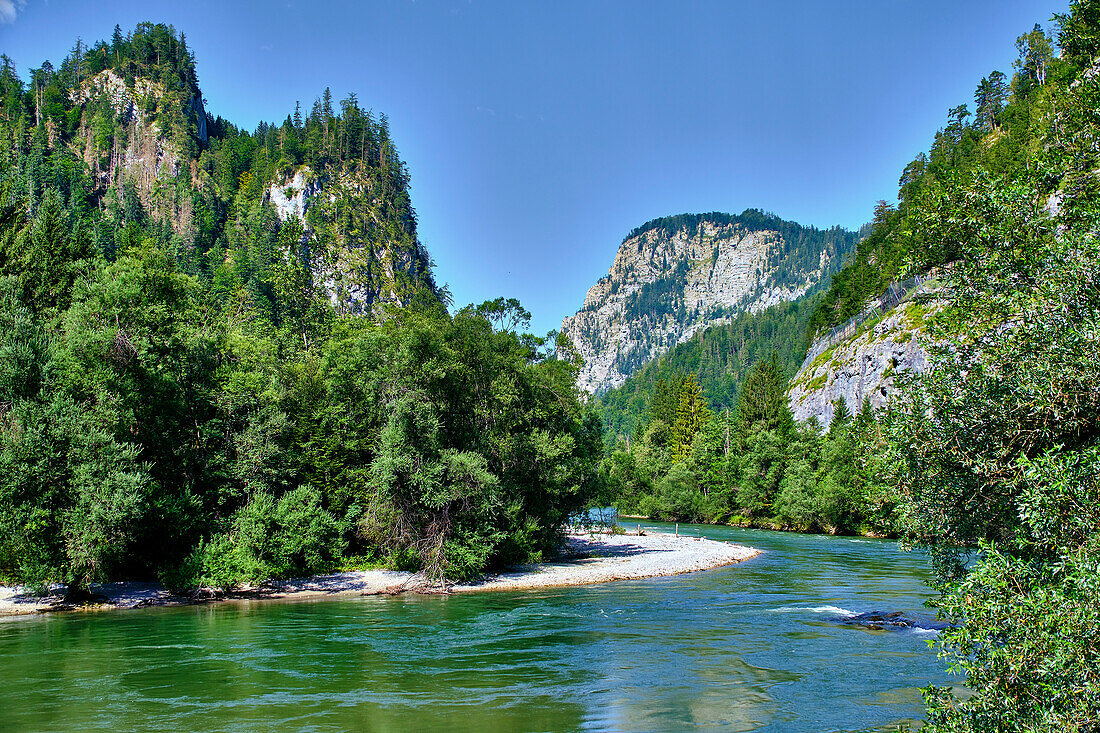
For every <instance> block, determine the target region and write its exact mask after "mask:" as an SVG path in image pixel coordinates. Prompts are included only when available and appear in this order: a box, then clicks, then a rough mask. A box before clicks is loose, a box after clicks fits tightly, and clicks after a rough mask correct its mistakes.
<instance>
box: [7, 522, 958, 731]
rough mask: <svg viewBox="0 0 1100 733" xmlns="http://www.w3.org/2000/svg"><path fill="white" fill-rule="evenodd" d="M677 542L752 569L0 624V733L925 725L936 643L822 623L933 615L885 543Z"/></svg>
mask: <svg viewBox="0 0 1100 733" xmlns="http://www.w3.org/2000/svg"><path fill="white" fill-rule="evenodd" d="M627 524H628V526H630V527H631V528H633V525H634V524H636V522H631V521H629V520H628V522H627ZM641 524H642V526H643V527H652V528H657V529H662V530H665V529H667V530H670V531H671V529H672V527H671V525H660V524H657V523H650V522H642V523H641ZM680 532H681V534H685V533H686V534H699V535H703V536H706V537H711V538H714V539H721V540H730V541H734V542H738V543H741V544H747V545H751V546H753V547H757V548H760V549H762V550H764V551H765V552H764V554H762V555H761V556H759V557H757V558H754V559H752V560H749V561H747V562H745V563H742V564H740V565H734V566H731V567H728V568H720V569H717V570H710V571H706V572H701V573H692V574H688V575H680V576H676V577H671V578H654V579H650V580H641V581H623V582H617V583H608V584H604V585H596V586H587V587H576V588H562V589H552V590H544V591H526V592H514V593H480V594H467V595H457V596H450V597H438V596H411V595H410V596H398V597H364V598H350V599H347V598H345V599H339V600H320V601H295V602H271V601H267V602H244V603H233V604H219V605H210V606H184V607H175V608H157V609H147V610H138V611H114V612H103V613H90V614H68V615H47V616H40V617H35V618H20V619H10V620H5V621H3V622H2V623H0V730H5V731H6V730H84V731H87V730H172V731H178V730H232V731H271V730H287V731H289V730H294V731H329V730H459V731H462V730H469V731H477V732H478V733H495V732H496V731H528V730H547V731H559V730H647V731H649V730H678V729H684V728H692V729H700V730H711V729H720V730H728V731H769V732H775V733H780V732H782V733H798V732H800V731H806V732H811V731H812V732H813V733H818V732H819V731H886V730H893V729H894V726H896V725H897V724H898V723H899V722H902V721H905V720H913V719H918V718H919V717H920V716H921V714H922V711H923V706H922V703H921V698H920V691H919V688H920V687H922V686H925V685H927V684H929V683H936V684H950V683H951V682H953V681H954V682H957V679H956V678H952V677H949V676H947V675H946V674H945V673H944V671H943V664H942V662H940V661H939V660H938V659H937V658H936V656H935V654H934V653H933V652H932V651H930V650H929V648H928V643H927V642H928V640H929V639H930V638H932V637H931V634H930V633H925V632H913V631H873V630H869V629H864V628H858V627H850V626H844V625H842V624H839V623H836V620H835V617H836V616H837V615H838V614H840V613H842V612H843V611H851V612H862V611H870V610H905V611H910V612H916V613H924V614H927V613H928V610H927V609H924V608H922V605H921V604H922V601H923V600H924V598H925V597H926V596H927V595H928V593H929V591H928V589H927V588H926V587H925V585H924V583H923V581H924V579H925V577H926V574H927V569H926V568H927V562H926V559H925V558H924V557H923V556H921V555H918V554H915V553H914V554H910V553H905V552H902V551H901V550H900V549H899V548H898V547H897V545H896V544H895V543H893V542H888V541H882V540H867V539H856V538H846V537H827V536H820V535H799V534H790V533H781V532H767V531H762V530H739V529H732V528H725V527H711V526H703V525H680Z"/></svg>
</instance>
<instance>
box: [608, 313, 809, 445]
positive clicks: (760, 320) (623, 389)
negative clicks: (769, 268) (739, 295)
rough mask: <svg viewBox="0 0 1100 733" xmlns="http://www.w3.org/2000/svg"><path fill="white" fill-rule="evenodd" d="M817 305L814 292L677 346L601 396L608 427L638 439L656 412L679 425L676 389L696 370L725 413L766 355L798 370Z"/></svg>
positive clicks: (715, 407) (711, 401) (712, 404)
mask: <svg viewBox="0 0 1100 733" xmlns="http://www.w3.org/2000/svg"><path fill="white" fill-rule="evenodd" d="M815 303H816V300H815V298H814V296H808V297H803V298H800V299H798V300H796V301H793V302H790V303H782V304H780V305H776V306H772V307H771V308H767V309H765V310H763V311H760V312H759V313H742V314H740V315H738V316H737V318H735V319H734V320H733V321H732V322H730V323H727V324H722V325H716V326H711V327H710V328H707V329H706V330H705V331H701V332H699V333H696V334H695V336H693V337H692V338H691V339H689V340H688V341H686V342H684V343H682V344H677V345H676V346H674V347H673V348H672V349H671V350H670V351H669V352H668V353H667V354H665V355H664V356H662V357H660V358H659V359H654V360H653V361H651V362H649V363H647V364H646V365H644V366H642V367H641V368H640V369H638V370H637V371H635V372H634V374H632V375H631V376H630V377H629V378H628V379H627V380H626V382H624V383H623V384H622V385H621V386H620V387H617V388H615V389H611V390H608V391H607V392H605V393H603V394H602V395H599V396H598V397H597V398H596V400H595V407H596V409H597V410H598V411H599V413H600V416H601V418H602V419H603V422H604V425H605V427H606V429H607V431H608V432H609V434H611V435H612V436H615V437H616V438H617V439H618V440H625V439H626V437H627V436H633V437H634V438H635V439H636V438H637V436H638V434H639V431H640V430H643V429H644V428H643V427H642V426H643V424H644V423H645V422H646V420H647V419H648V418H649V417H650V416H657V417H660V418H661V419H662V420H664V421H665V422H666V423H668V424H670V425H671V424H672V423H674V422H675V421H676V415H675V411H676V410H677V409H678V406H679V403H678V402H677V403H676V405H675V406H672V405H670V403H669V402H668V401H667V400H668V399H669V395H670V394H671V393H673V392H675V393H676V394H678V393H679V381H678V380H680V379H682V378H683V377H682V375H686V374H694V375H695V379H696V380H697V381H698V382H699V386H700V388H701V390H702V394H703V396H704V397H705V398H706V402H707V406H708V407H709V408H710V409H711V410H712V411H715V412H721V411H723V410H727V409H732V408H733V407H734V406H735V405H736V404H737V396H738V392H739V390H740V388H741V384H742V382H743V381H744V380H745V378H746V376H747V375H748V373H749V371H750V369H751V368H752V367H753V365H754V364H756V363H757V362H759V361H760V360H761V359H762V358H765V357H767V356H769V355H771V354H772V353H775V354H776V358H777V359H778V362H779V366H780V368H781V369H782V370H783V371H784V372H785V373H787V374H794V373H795V372H796V371H797V370H798V367H799V365H800V364H801V363H802V359H803V357H804V356H805V354H806V343H805V335H804V334H805V331H806V324H807V321H808V319H809V317H810V314H811V313H813V312H814V308H815ZM676 399H677V400H678V399H679V398H678V397H677V398H676Z"/></svg>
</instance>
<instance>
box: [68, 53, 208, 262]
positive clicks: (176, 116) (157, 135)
mask: <svg viewBox="0 0 1100 733" xmlns="http://www.w3.org/2000/svg"><path fill="white" fill-rule="evenodd" d="M71 99H72V102H73V104H74V105H76V106H78V107H80V108H81V122H80V128H79V130H78V133H77V135H76V136H75V138H74V141H73V142H74V143H75V144H76V146H77V147H78V149H79V152H80V155H81V157H82V158H83V160H84V163H85V164H86V165H87V166H88V168H89V170H90V171H91V173H92V177H93V180H94V182H95V183H96V184H97V185H98V187H99V193H100V195H105V194H106V193H107V192H108V191H109V190H112V189H113V190H116V191H117V190H119V189H120V187H121V186H122V184H123V183H129V184H131V185H133V186H134V190H135V191H136V193H137V195H138V197H139V199H140V201H141V205H142V207H143V208H144V209H145V211H146V212H147V213H148V214H149V215H150V216H152V217H153V218H154V219H158V220H166V221H168V222H170V223H171V225H172V228H173V230H174V231H175V232H176V234H178V235H179V236H180V237H181V238H182V239H183V240H184V241H185V242H187V243H190V242H191V241H192V239H193V236H194V222H193V208H192V206H193V202H192V200H191V197H190V196H188V195H186V194H187V191H186V188H187V186H188V184H196V185H197V184H198V183H199V182H198V180H196V176H197V173H198V168H197V166H196V165H195V162H194V161H195V158H196V155H197V152H198V147H199V145H201V144H202V143H204V142H206V140H207V119H206V110H205V109H204V108H203V104H202V98H201V96H199V95H198V94H197V93H195V94H193V95H192V96H191V97H190V98H188V99H187V100H185V101H184V102H183V103H182V104H177V102H176V101H174V97H173V96H172V95H171V94H169V93H168V92H167V91H166V90H165V88H164V86H163V85H162V84H160V83H158V82H155V81H151V80H149V79H143V78H140V77H139V78H136V79H132V80H131V81H130V83H127V82H126V81H125V80H123V79H122V77H120V76H118V75H117V74H116V73H115V72H114V71H111V70H107V71H102V72H100V73H98V74H96V75H94V76H92V77H91V78H89V79H88V80H87V81H86V82H84V84H83V85H82V86H80V87H79V88H78V89H75V90H73V92H72V94H71ZM176 182H182V183H183V184H184V185H183V186H182V187H181V186H176V185H174V184H175V183H176Z"/></svg>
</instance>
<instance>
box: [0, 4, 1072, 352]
mask: <svg viewBox="0 0 1100 733" xmlns="http://www.w3.org/2000/svg"><path fill="white" fill-rule="evenodd" d="M1067 4H1068V3H1067V2H1066V1H1065V0H921V1H920V2H917V1H916V0H911V1H904V2H903V1H902V0H847V1H846V0H837V1H836V2H821V0H791V1H789V2H784V1H782V0H770V1H769V0H760V1H752V2H748V1H740V2H735V1H734V0H726V1H725V2H722V1H715V2H686V1H684V0H679V1H676V2H672V1H670V2H662V3H656V2H643V1H641V0H615V1H601V0H583V1H576V2H575V1H573V0H547V1H545V2H540V3H533V2H519V1H518V0H501V1H500V2H495V1H494V2H485V1H483V0H439V1H438V2H432V1H429V0H417V1H415V2H413V1H411V0H378V1H377V2H323V1H318V0H314V1H312V2H303V1H302V0H290V1H289V2H288V1H285V0H283V1H279V0H275V1H272V2H236V1H235V0H232V1H231V0H219V1H218V2H207V0H190V1H189V2H171V3H169V2H156V1H153V0H141V1H140V2H135V1H133V0H122V1H120V2H110V3H98V2H94V3H89V2H87V0H80V1H74V0H49V2H46V0H26V1H25V2H23V1H22V0H0V21H7V22H3V23H2V24H0V50H2V51H3V52H4V53H7V54H8V55H9V56H11V57H12V58H14V59H15V61H16V63H17V64H18V65H19V68H20V70H21V71H23V72H24V73H25V72H26V70H27V69H28V68H29V67H31V66H37V65H38V64H39V63H41V61H42V60H44V59H50V60H51V61H53V62H54V63H55V64H56V63H59V62H60V61H61V59H62V58H63V57H64V55H65V53H66V52H67V51H68V49H69V48H71V46H72V44H73V41H74V40H75V39H76V37H77V36H81V37H82V38H83V39H84V40H85V41H86V42H87V41H94V40H97V39H100V38H109V37H110V33H111V30H112V28H113V27H114V25H115V23H118V24H120V25H121V26H122V28H123V29H124V30H128V29H130V28H132V27H133V26H134V25H135V24H137V23H138V22H140V21H142V20H150V21H153V22H165V23H171V24H173V25H175V26H176V28H177V29H178V30H182V31H184V32H185V33H186V34H187V40H188V43H189V44H190V46H191V48H192V49H193V50H194V51H195V54H196V57H197V62H198V73H199V84H200V85H201V87H202V89H203V93H204V95H205V96H206V98H207V100H208V101H209V107H208V109H209V110H210V111H211V112H212V113H214V114H219V115H222V116H223V117H225V118H227V119H229V120H231V121H232V122H234V123H236V124H238V125H242V126H244V127H247V128H250V129H251V128H254V127H255V125H256V123H257V122H258V121H259V120H261V119H265V120H282V119H283V118H285V117H286V115H287V114H288V113H290V112H291V111H292V110H293V109H294V102H295V100H301V101H302V104H303V107H305V108H307V109H308V108H309V106H310V105H311V104H312V102H313V100H314V99H316V98H317V97H318V96H319V95H320V93H321V91H322V90H323V89H324V88H325V87H326V86H329V87H331V88H332V90H333V94H334V95H335V96H336V97H337V98H341V97H343V96H344V95H346V94H347V93H348V92H352V91H354V92H355V93H356V94H358V96H359V100H360V102H361V103H362V104H364V106H367V107H372V108H373V109H375V110H376V111H379V112H386V113H387V114H388V115H389V116H390V121H391V126H392V129H393V133H394V137H395V139H396V142H397V145H398V148H399V150H400V152H401V155H402V157H403V158H404V159H405V160H406V161H407V163H408V165H409V169H410V171H411V173H412V186H413V191H412V194H413V203H414V205H415V206H416V209H417V212H418V213H419V216H420V236H421V239H422V240H423V241H424V243H425V244H426V245H427V247H428V250H429V251H430V252H431V253H432V255H433V257H434V258H435V260H436V263H437V268H436V275H437V278H438V280H439V281H440V282H443V283H448V284H449V285H450V287H451V290H452V292H453V294H454V297H455V302H456V304H458V305H462V304H465V303H469V302H480V301H482V300H485V299H488V298H493V297H496V296H498V295H504V296H509V297H517V298H519V299H520V300H521V301H522V302H523V303H524V305H526V306H527V308H529V309H530V310H531V311H532V312H533V314H534V320H533V324H532V326H533V330H535V331H536V332H539V333H542V332H545V331H547V330H549V329H551V328H556V327H557V326H558V325H559V324H560V321H561V318H562V317H563V316H565V315H567V314H568V313H571V312H573V311H575V310H576V309H577V308H578V307H579V306H580V305H581V302H582V301H583V298H584V294H585V292H586V290H587V288H588V287H589V286H590V285H591V284H592V283H593V282H594V281H595V280H596V279H597V278H599V277H600V276H601V275H603V274H605V273H606V271H607V268H608V267H609V266H610V264H611V262H612V260H613V258H614V255H615V252H616V250H617V249H618V245H619V243H620V242H621V240H622V238H623V236H624V235H625V234H626V233H627V232H628V231H629V230H630V229H632V228H633V227H635V226H637V225H638V224H641V223H642V222H644V221H646V220H648V219H652V218H655V217H658V216H662V215H666V214H676V213H682V212H700V211H714V210H718V211H729V212H734V213H737V212H740V211H742V210H743V209H745V208H748V207H758V208H763V209H767V210H770V211H774V212H776V213H777V214H779V215H781V216H783V217H784V218H788V219H793V220H795V221H798V222H801V223H804V224H812V225H816V226H819V227H827V226H831V225H833V224H841V225H843V226H847V227H857V226H859V225H860V224H861V223H862V222H864V221H866V220H867V219H868V218H869V217H870V214H871V209H872V206H873V204H874V202H875V201H876V200H878V199H881V198H886V199H891V198H892V197H893V196H894V195H895V194H896V190H897V179H898V176H899V174H900V172H901V169H902V167H903V166H904V165H905V163H906V162H908V161H909V160H911V159H912V157H913V156H914V155H915V154H916V153H918V152H919V151H921V150H925V149H927V148H928V145H929V144H930V142H931V140H932V136H933V134H934V133H935V131H936V130H937V129H938V128H939V127H940V126H941V125H942V124H943V121H944V119H945V118H946V113H947V110H948V108H950V107H953V106H955V105H957V104H960V103H963V102H967V103H971V106H973V104H972V100H973V91H974V87H975V86H976V85H977V82H978V80H979V79H980V78H981V77H982V76H983V75H985V74H987V73H988V72H989V71H991V70H993V69H1000V70H1002V71H1004V72H1006V73H1010V72H1011V64H1012V60H1013V59H1014V58H1015V49H1014V46H1013V44H1014V41H1015V39H1016V37H1017V36H1018V35H1019V34H1021V33H1023V32H1024V31H1026V30H1029V29H1030V28H1031V26H1032V25H1033V24H1034V23H1036V22H1040V23H1042V24H1043V25H1044V27H1046V26H1047V25H1048V20H1049V18H1050V17H1051V15H1052V14H1053V13H1054V12H1062V11H1064V10H1065V8H1066V5H1067ZM13 15H14V19H12V16H13Z"/></svg>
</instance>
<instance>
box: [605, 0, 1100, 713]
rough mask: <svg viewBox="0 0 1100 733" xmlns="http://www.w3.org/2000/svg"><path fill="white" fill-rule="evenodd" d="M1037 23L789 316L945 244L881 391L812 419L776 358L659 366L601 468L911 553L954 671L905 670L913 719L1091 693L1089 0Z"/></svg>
mask: <svg viewBox="0 0 1100 733" xmlns="http://www.w3.org/2000/svg"><path fill="white" fill-rule="evenodd" d="M1056 21H1057V31H1056V33H1055V35H1053V36H1052V35H1050V34H1048V33H1047V32H1046V31H1044V30H1043V29H1042V28H1041V27H1040V26H1038V25H1036V26H1035V27H1034V28H1033V29H1032V30H1030V31H1028V32H1025V33H1023V34H1022V35H1021V36H1020V37H1019V39H1018V41H1017V44H1016V48H1017V51H1018V53H1019V57H1018V60H1017V62H1016V63H1015V65H1014V69H1015V73H1013V74H1012V75H1011V77H1009V76H1006V75H1005V74H1003V73H999V72H992V73H990V74H989V75H988V76H986V77H985V78H983V79H982V80H980V82H979V83H978V85H977V89H976V92H975V96H974V104H975V110H974V112H973V113H971V111H970V109H969V108H968V106H967V105H966V104H961V105H959V106H957V107H955V108H953V109H951V110H950V112H949V116H948V121H947V124H946V125H945V127H944V128H943V129H942V130H940V131H939V132H938V133H937V134H936V136H935V140H934V143H933V145H932V148H931V150H930V151H929V153H927V154H922V155H919V156H917V158H916V159H915V160H914V161H913V162H912V163H911V164H909V165H908V166H906V168H905V170H904V172H903V173H902V176H901V179H900V189H899V194H898V205H897V206H896V207H895V206H890V205H887V204H885V203H880V204H879V205H878V207H877V208H876V211H875V215H874V222H873V225H872V228H871V231H870V235H869V236H868V237H867V238H866V239H864V240H863V241H862V242H861V243H860V244H859V247H858V249H857V252H856V254H855V256H854V258H853V260H852V262H851V263H850V264H849V265H848V266H847V267H845V268H844V269H843V270H842V271H841V272H839V273H837V275H835V276H834V278H833V282H832V285H831V287H830V289H829V291H828V292H827V293H826V294H825V296H824V297H823V299H822V300H821V301H820V303H819V304H818V306H817V308H816V310H815V311H814V314H813V316H812V317H811V318H810V322H809V324H808V334H809V335H811V336H812V335H814V334H817V333H819V332H820V331H821V330H822V329H824V328H826V327H828V326H832V325H836V324H839V323H842V322H844V321H846V320H847V319H849V318H851V317H852V316H855V315H858V314H859V313H861V311H863V309H864V307H865V303H866V301H867V300H868V298H869V297H871V296H875V295H877V294H878V293H880V292H882V290H883V288H885V286H886V285H887V284H888V283H890V282H892V281H894V280H898V279H901V278H903V277H905V276H907V275H910V274H918V273H922V272H926V271H927V270H929V269H930V268H932V267H934V266H937V265H946V267H944V268H943V269H942V270H941V271H940V272H941V274H942V276H943V277H944V278H945V283H944V287H943V288H942V289H941V290H940V291H939V292H938V293H937V298H938V299H939V300H940V301H941V304H942V308H941V307H937V308H936V310H935V313H934V314H933V315H931V317H928V318H926V320H925V321H924V323H923V326H922V328H924V329H927V330H928V331H929V333H930V338H931V342H932V343H935V344H939V345H938V346H934V347H932V348H931V353H930V356H929V362H930V363H929V365H928V367H927V369H926V370H925V371H924V372H923V373H919V374H914V373H909V374H907V375H903V376H902V378H901V393H900V395H899V397H898V398H897V399H895V400H894V402H893V403H892V404H891V405H890V406H889V407H888V408H887V409H885V410H882V411H880V412H878V413H877V414H876V413H874V412H872V411H871V410H870V409H869V406H867V405H866V404H865V405H864V406H862V407H861V409H859V410H858V412H859V414H858V415H857V417H856V418H854V419H853V418H852V417H851V412H850V408H851V407H854V406H846V405H842V404H841V405H838V406H837V414H836V416H835V417H834V419H833V422H832V425H831V426H830V428H829V431H828V433H827V434H825V435H824V436H822V435H821V432H820V428H819V427H818V426H817V425H816V423H815V421H813V420H811V421H809V422H807V423H803V424H801V425H798V424H795V423H794V421H793V420H792V419H791V415H790V412H789V410H788V408H787V404H786V400H785V399H784V398H783V397H782V395H783V393H785V391H786V385H785V384H784V382H783V376H782V373H781V369H780V365H779V360H778V359H777V358H771V359H762V360H760V361H758V362H757V363H756V365H755V366H754V367H753V369H752V370H751V371H750V373H749V376H748V377H747V378H746V380H745V382H744V384H743V385H742V387H741V389H740V392H739V396H738V400H737V408H736V410H732V411H730V412H729V413H728V414H727V413H725V412H724V411H723V413H721V414H714V413H713V412H712V411H711V410H709V409H708V407H707V405H706V401H705V400H704V399H703V397H702V393H701V389H700V387H699V385H698V383H697V382H696V381H695V380H694V379H693V378H691V377H689V376H686V375H683V374H681V375H678V376H675V377H674V378H673V379H671V380H667V381H663V382H655V385H656V386H655V388H654V390H653V393H652V396H651V397H650V398H649V401H648V405H647V411H646V413H645V415H646V418H645V420H646V422H645V423H644V424H645V425H646V427H645V430H644V432H643V434H642V435H641V439H640V440H638V439H635V440H634V441H633V442H632V443H631V444H630V445H629V446H626V445H623V444H619V446H618V448H617V449H615V450H614V451H612V452H611V453H610V454H609V456H608V458H607V459H606V461H605V466H604V470H605V472H606V474H607V476H608V480H609V485H610V486H611V487H612V490H614V491H618V495H619V496H620V497H621V500H622V503H623V505H624V506H625V507H627V508H635V509H637V510H639V511H641V512H644V513H648V514H652V515H655V516H662V517H668V518H674V517H678V518H693V519H699V518H705V519H718V520H720V521H731V520H732V521H738V522H740V521H745V520H746V519H747V520H749V521H752V522H757V523H765V524H766V523H769V522H773V523H775V524H777V525H781V526H796V527H797V526H825V527H831V528H833V529H838V530H842V531H843V530H846V529H848V530H850V529H856V528H860V527H869V528H876V527H877V528H879V529H888V530H890V531H894V532H897V533H899V534H900V535H901V536H902V537H904V538H905V539H906V540H907V541H908V542H909V543H911V544H913V545H916V546H919V547H923V548H925V549H927V550H929V551H930V553H931V555H932V558H933V564H934V567H935V570H936V577H935V580H934V587H935V588H936V590H937V591H938V592H939V594H940V595H939V598H938V602H939V604H940V606H941V609H942V613H943V614H944V616H945V617H946V618H947V619H948V620H950V621H951V622H953V624H954V625H953V626H952V627H951V628H949V629H947V630H945V631H943V632H942V634H941V636H940V639H939V646H938V648H939V650H940V652H941V654H942V655H943V657H944V658H945V660H946V661H947V662H949V663H951V664H953V665H955V666H956V669H958V670H959V671H960V672H963V673H965V675H966V679H965V688H966V692H965V693H963V694H958V693H957V692H956V691H955V689H950V688H930V689H929V690H927V691H926V700H927V702H928V705H929V716H928V720H927V723H926V725H925V726H924V728H923V730H927V731H938V732H944V733H948V732H950V733H957V732H960V731H966V732H971V733H978V732H979V731H993V730H996V731H1050V732H1052V733H1053V732H1054V731H1092V730H1095V729H1096V720H1097V717H1096V716H1097V711H1100V676H1098V675H1100V672H1098V671H1100V652H1098V650H1100V623H1098V619H1100V584H1098V583H1097V573H1096V568H1097V567H1098V565H1097V563H1098V562H1100V514H1098V507H1100V483H1098V482H1097V476H1100V372H1098V368H1100V367H1098V365H1100V337H1098V334H1100V243H1098V240H1097V231H1098V228H1100V177H1098V174H1097V171H1100V155H1098V153H1097V150H1098V146H1097V144H1096V143H1097V140H1098V139H1100V117H1098V116H1097V112H1096V111H1097V110H1098V109H1100V3H1097V2H1095V0H1075V1H1074V2H1072V3H1070V12H1069V13H1068V14H1066V15H1064V16H1058V17H1056ZM655 369H659V367H655ZM670 385H673V386H674V388H675V395H674V396H672V390H671V388H670ZM635 434H637V433H635ZM727 436H728V437H727ZM956 689H957V688H956Z"/></svg>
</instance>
